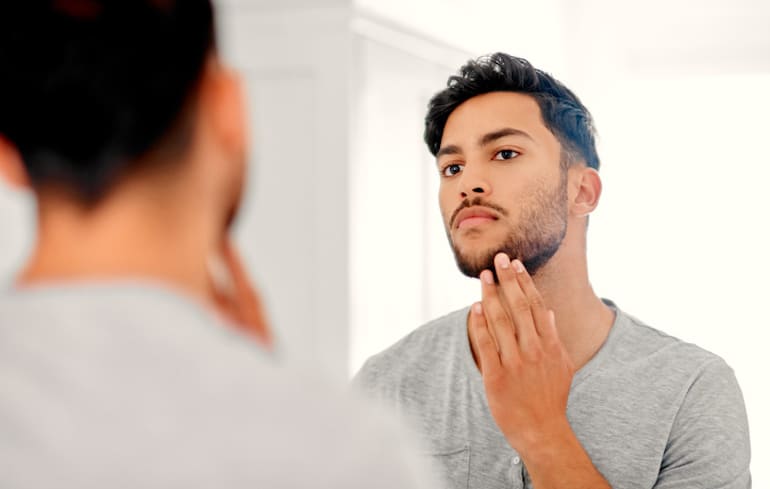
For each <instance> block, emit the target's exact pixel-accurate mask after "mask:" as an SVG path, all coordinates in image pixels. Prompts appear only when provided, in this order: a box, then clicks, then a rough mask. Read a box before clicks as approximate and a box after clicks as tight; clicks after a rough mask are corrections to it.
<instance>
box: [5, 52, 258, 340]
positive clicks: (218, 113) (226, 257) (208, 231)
mask: <svg viewBox="0 0 770 489" xmlns="http://www.w3.org/2000/svg"><path fill="white" fill-rule="evenodd" d="M196 96H197V97H196V101H197V110H196V111H193V113H194V116H193V117H194V118H195V120H194V129H193V131H194V132H193V137H192V138H191V143H190V145H189V147H188V148H187V149H186V150H185V152H184V154H183V155H182V156H181V158H180V160H179V161H175V162H173V164H165V163H168V162H157V163H158V164H145V165H141V168H146V169H145V170H142V171H137V172H133V173H131V174H129V175H127V176H125V177H124V178H122V179H121V180H120V181H119V182H117V184H116V185H115V186H114V187H113V188H112V189H111V190H110V191H109V193H108V194H107V195H106V197H105V198H104V199H103V200H101V201H100V202H99V203H98V204H97V205H96V206H94V207H85V206H83V205H82V204H80V203H79V202H78V201H77V200H76V199H74V198H72V196H71V195H69V194H67V193H66V192H63V191H61V190H56V189H52V188H45V189H29V187H28V179H27V177H26V174H25V172H24V167H23V165H22V163H21V161H20V159H19V156H18V152H16V150H15V148H14V146H13V144H12V143H11V142H9V141H7V140H5V139H2V138H0V172H1V173H2V174H3V176H4V177H5V179H6V181H7V182H8V183H10V184H11V185H12V186H16V187H21V188H28V189H29V190H30V191H33V192H34V194H35V198H36V201H37V209H38V212H37V240H36V243H35V245H34V248H33V250H32V252H31V254H30V257H29V260H28V262H27V263H26V265H25V267H24V268H23V269H22V271H21V273H20V275H19V276H18V278H17V286H18V287H24V286H28V285H34V284H39V283H51V282H71V281H88V280H103V279H107V280H112V279H123V278H133V279H142V280H152V281H157V282H160V283H163V284H166V285H168V286H171V287H173V288H175V289H177V290H178V291H180V292H182V293H185V294H187V295H189V296H192V297H194V298H196V299H197V300H198V301H200V302H202V303H203V304H205V305H207V306H208V307H211V308H213V309H215V310H216V311H218V312H219V313H220V314H221V315H222V316H224V318H225V319H226V320H227V321H228V322H230V323H232V324H233V325H234V326H236V327H238V328H240V329H242V330H244V331H246V332H247V333H249V334H251V335H253V336H254V337H255V338H256V339H258V340H259V341H260V342H262V343H263V344H265V345H269V344H270V342H271V334H270V328H269V327H268V325H267V322H266V321H265V319H264V314H263V311H262V307H261V305H260V300H259V296H258V294H257V293H256V292H255V291H254V288H253V287H252V285H251V283H250V281H249V279H248V277H247V275H246V273H245V270H244V267H243V265H242V263H241V260H240V258H239V256H238V253H237V251H236V250H235V248H234V247H233V245H232V243H231V240H230V237H229V229H230V225H231V224H232V221H233V218H234V216H235V215H236V213H237V209H238V205H239V202H240V197H241V193H242V188H243V181H244V176H245V163H246V154H247V127H246V116H245V113H244V109H243V107H244V106H245V104H244V100H243V94H242V91H241V84H240V79H239V78H238V76H237V75H236V74H235V73H234V72H232V71H231V70H229V69H228V68H226V67H225V66H223V65H222V64H221V63H220V62H219V60H218V59H217V58H216V56H215V55H211V56H210V58H209V60H208V61H207V64H206V67H205V69H204V72H203V75H202V79H201V82H200V84H199V88H198V91H197V93H196ZM153 157H156V155H154V154H153V152H152V151H151V152H150V154H148V155H147V156H145V158H153ZM149 163H153V162H149ZM211 257H216V260H217V262H218V263H219V264H220V267H221V270H220V271H221V272H222V273H224V274H225V275H226V276H228V278H227V283H228V284H229V286H228V287H227V288H222V287H221V286H219V285H218V283H217V281H215V280H213V279H212V277H211V273H210V267H209V264H210V262H211ZM219 282H221V280H220V281H219Z"/></svg>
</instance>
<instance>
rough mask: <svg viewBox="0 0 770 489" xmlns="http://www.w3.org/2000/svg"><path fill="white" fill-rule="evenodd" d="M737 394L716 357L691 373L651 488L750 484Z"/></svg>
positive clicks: (716, 488)
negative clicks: (695, 372) (658, 471)
mask: <svg viewBox="0 0 770 489" xmlns="http://www.w3.org/2000/svg"><path fill="white" fill-rule="evenodd" d="M750 458H751V448H750V443H749V427H748V420H747V417H746V408H745V406H744V403H743V395H742V393H741V389H740V387H739V385H738V381H737V379H736V378H735V374H734V373H733V370H732V369H731V368H730V367H729V366H728V365H727V364H726V363H725V362H724V361H723V360H722V359H715V360H712V361H710V362H708V363H707V364H706V365H704V366H703V367H702V368H701V369H700V370H699V372H698V373H697V374H696V375H695V376H694V378H693V381H692V383H691V384H690V386H689V389H688V390H687V392H686V393H685V395H684V399H683V401H682V405H681V407H680V409H679V412H678V413H677V416H676V418H675V419H674V423H673V425H672V428H671V434H670V436H669V439H668V443H667V445H666V449H665V452H664V454H663V460H662V462H661V469H660V474H659V476H658V480H657V482H656V484H655V486H654V489H684V488H693V487H697V488H702V489H750V488H751V474H750V472H749V461H750Z"/></svg>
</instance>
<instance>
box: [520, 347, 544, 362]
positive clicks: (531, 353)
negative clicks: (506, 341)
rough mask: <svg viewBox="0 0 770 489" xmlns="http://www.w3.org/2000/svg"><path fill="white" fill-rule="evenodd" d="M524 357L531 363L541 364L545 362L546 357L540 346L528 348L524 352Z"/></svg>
mask: <svg viewBox="0 0 770 489" xmlns="http://www.w3.org/2000/svg"><path fill="white" fill-rule="evenodd" d="M523 355H524V356H525V357H526V359H527V361H528V362H530V363H540V362H542V361H543V357H544V353H543V350H542V349H541V348H540V347H538V346H528V347H527V348H526V349H525V350H524V351H523Z"/></svg>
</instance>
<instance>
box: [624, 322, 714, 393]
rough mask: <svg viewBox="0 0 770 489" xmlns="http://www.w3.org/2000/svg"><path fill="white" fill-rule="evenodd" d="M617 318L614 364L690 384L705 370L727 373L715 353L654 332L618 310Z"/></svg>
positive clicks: (666, 334)
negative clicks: (658, 372) (660, 373)
mask: <svg viewBox="0 0 770 489" xmlns="http://www.w3.org/2000/svg"><path fill="white" fill-rule="evenodd" d="M617 314H618V318H617V321H616V326H617V327H618V328H619V331H618V341H617V342H616V344H615V348H614V353H615V355H614V359H615V361H619V362H622V363H625V364H633V363H639V364H642V365H644V366H645V367H646V368H654V367H657V368H659V369H665V370H667V371H668V373H669V375H677V376H687V377H688V378H690V380H692V379H693V378H694V377H695V376H697V375H698V374H699V372H702V371H705V370H709V371H724V370H729V367H728V366H727V364H726V363H725V362H724V360H723V359H722V358H721V357H720V356H718V355H716V354H715V353H712V352H710V351H708V350H706V349H704V348H701V347H700V346H698V345H696V344H694V343H690V342H687V341H684V340H682V339H680V338H677V337H675V336H672V335H670V334H668V333H665V332H663V331H661V330H659V329H657V328H654V327H652V326H650V325H648V324H646V323H644V322H642V321H641V320H639V319H637V318H636V317H634V316H632V315H630V314H628V313H626V312H623V311H621V310H617Z"/></svg>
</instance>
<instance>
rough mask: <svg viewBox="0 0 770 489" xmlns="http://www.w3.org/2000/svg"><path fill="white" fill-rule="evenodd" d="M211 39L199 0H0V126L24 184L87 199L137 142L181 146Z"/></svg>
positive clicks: (146, 148) (165, 149)
mask: <svg viewBox="0 0 770 489" xmlns="http://www.w3.org/2000/svg"><path fill="white" fill-rule="evenodd" d="M214 49H215V34H214V20H213V11H212V6H211V2H210V0H129V1H115V0H24V1H21V2H17V1H14V2H2V5H1V6H0V134H3V135H5V137H6V138H7V139H8V140H10V141H11V142H12V143H14V144H15V145H16V147H17V148H18V150H19V152H20V154H21V157H22V160H23V161H24V165H25V167H26V170H27V173H28V175H29V177H30V180H31V182H32V185H33V186H34V187H35V188H40V187H45V186H51V185H53V186H56V187H61V188H63V189H65V190H67V191H68V192H72V193H73V194H74V195H75V196H76V197H77V198H78V199H80V200H82V201H84V202H86V203H93V202H95V201H97V200H98V199H99V198H100V197H102V196H103V195H104V194H105V193H106V192H107V190H108V189H109V188H110V187H111V185H112V184H114V183H115V181H116V180H117V178H118V177H119V176H121V175H123V174H125V173H126V172H128V171H131V170H133V169H135V168H134V167H135V166H136V164H137V161H140V160H142V159H143V157H145V156H147V155H148V154H150V153H152V154H155V152H162V153H164V154H166V153H168V154H172V153H173V154H176V155H179V154H181V151H183V150H184V149H186V148H187V147H188V146H187V145H188V143H189V139H190V136H191V134H192V126H191V124H190V121H191V120H192V117H191V112H190V111H192V110H194V107H193V106H194V101H193V99H194V97H193V95H194V93H195V92H196V89H197V86H198V82H199V80H200V77H201V74H202V72H203V69H204V66H205V62H206V59H207V57H208V55H209V54H210V53H211V52H212V50H214ZM174 152H175V153H174ZM145 159H146V158H145ZM150 159H152V158H150ZM172 159H173V158H172ZM129 167H131V168H129Z"/></svg>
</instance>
